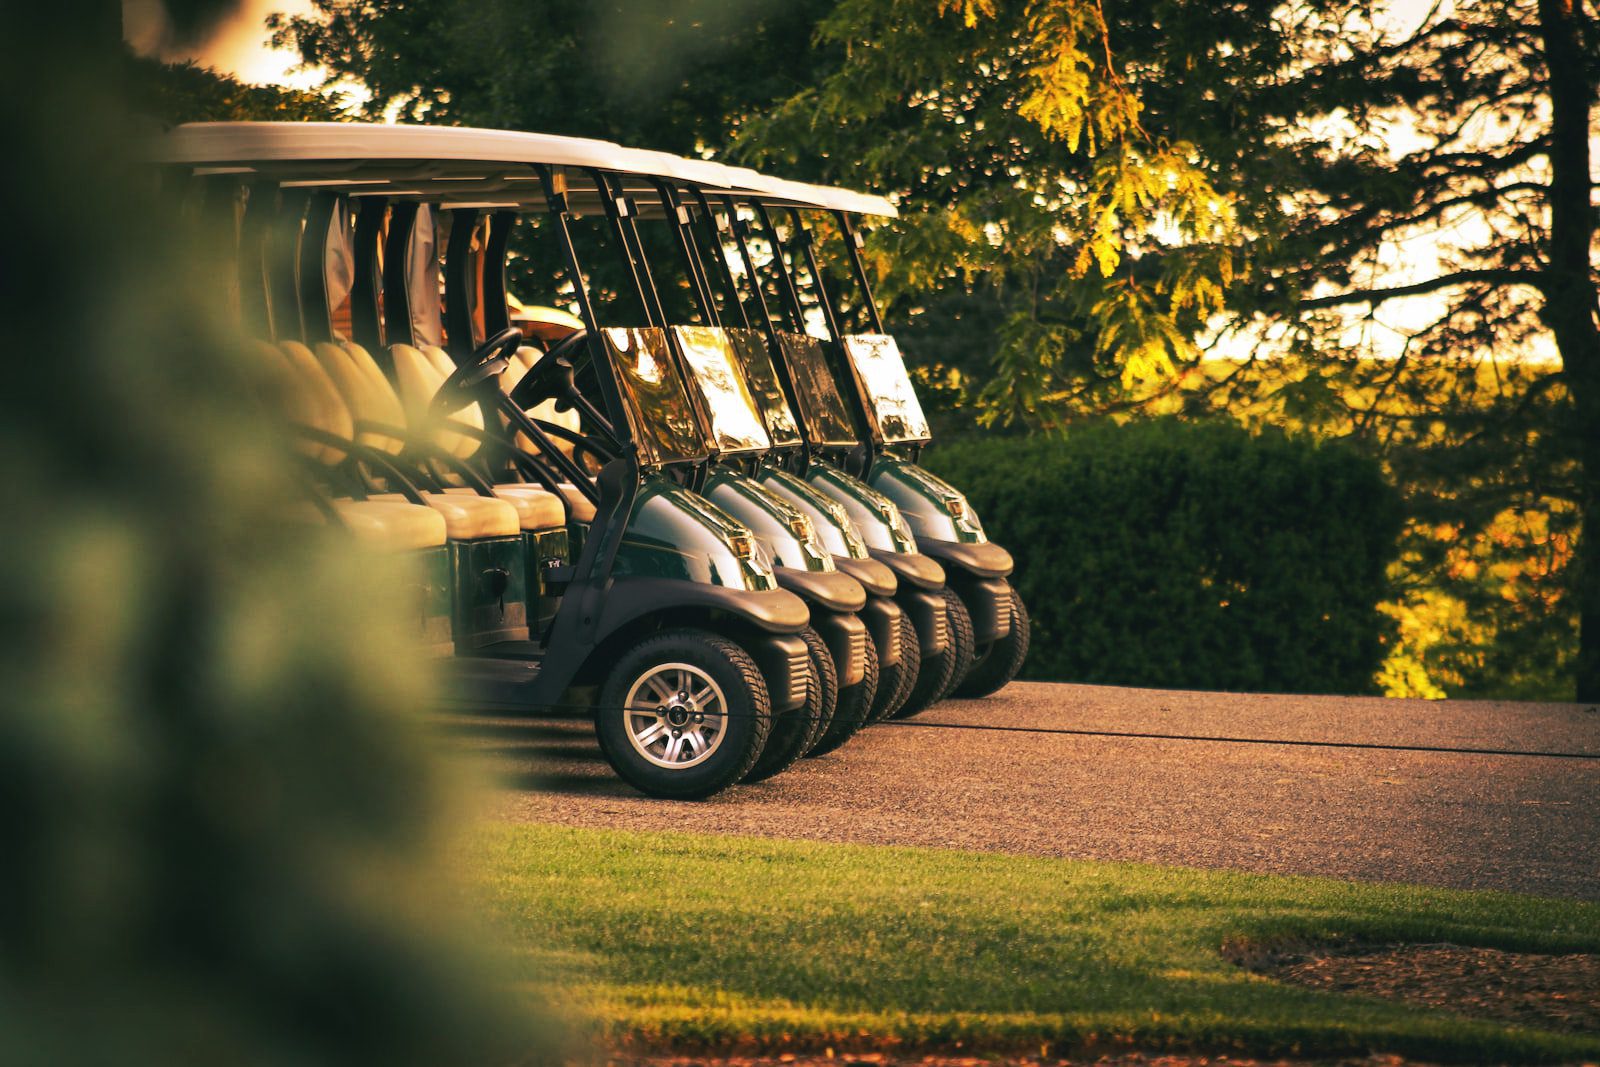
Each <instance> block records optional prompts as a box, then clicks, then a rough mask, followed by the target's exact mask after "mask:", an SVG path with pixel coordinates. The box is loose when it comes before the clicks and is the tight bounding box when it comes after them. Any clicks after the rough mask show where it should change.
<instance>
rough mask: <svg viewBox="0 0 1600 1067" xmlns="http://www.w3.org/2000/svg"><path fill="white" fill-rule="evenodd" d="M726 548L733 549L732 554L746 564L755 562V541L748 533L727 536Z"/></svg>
mask: <svg viewBox="0 0 1600 1067" xmlns="http://www.w3.org/2000/svg"><path fill="white" fill-rule="evenodd" d="M728 547H729V548H731V549H733V554H734V555H735V556H737V557H739V558H740V559H742V560H744V561H746V562H748V563H754V562H755V561H756V539H755V538H754V537H753V536H751V535H750V534H749V533H734V534H729V535H728Z"/></svg>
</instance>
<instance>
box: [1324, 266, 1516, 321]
mask: <svg viewBox="0 0 1600 1067" xmlns="http://www.w3.org/2000/svg"><path fill="white" fill-rule="evenodd" d="M1471 282H1491V283H1493V284H1495V285H1528V286H1532V287H1533V288H1535V289H1538V290H1540V291H1541V292H1543V291H1544V287H1545V278H1544V275H1543V273H1542V272H1540V271H1536V270H1511V269H1505V268H1485V269H1483V270H1462V271H1456V272H1455V273H1454V274H1443V275H1440V276H1439V277H1437V278H1430V279H1428V280H1427V281H1425V282H1414V283H1413V284H1411V285H1396V286H1392V287H1390V288H1378V289H1353V290H1351V291H1350V292H1348V293H1335V294H1333V295H1332V296H1319V297H1313V298H1312V299H1310V300H1302V301H1300V304H1299V308H1300V310H1301V311H1315V310H1317V309H1319V308H1330V307H1342V306H1344V305H1346V304H1371V305H1373V306H1377V305H1378V304H1382V303H1384V302H1386V301H1389V300H1395V299H1398V298H1399V297H1403V296H1420V295H1422V294H1424V293H1432V292H1436V291H1438V290H1440V289H1448V288H1450V287H1451V286H1453V285H1466V284H1468V283H1471Z"/></svg>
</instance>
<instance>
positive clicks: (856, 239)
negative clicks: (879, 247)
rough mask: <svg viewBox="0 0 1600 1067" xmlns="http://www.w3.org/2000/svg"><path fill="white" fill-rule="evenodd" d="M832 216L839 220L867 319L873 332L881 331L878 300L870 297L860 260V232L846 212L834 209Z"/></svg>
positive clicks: (870, 291)
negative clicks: (851, 223)
mask: <svg viewBox="0 0 1600 1067" xmlns="http://www.w3.org/2000/svg"><path fill="white" fill-rule="evenodd" d="M833 216H834V218H836V219H838V220H839V233H840V234H842V235H843V236H844V245H845V248H846V250H847V251H848V253H849V256H850V272H851V273H852V274H854V275H855V278H856V285H857V286H858V287H859V288H860V289H861V299H862V300H864V301H865V302H866V308H867V321H868V322H870V323H871V324H872V332H873V333H883V319H882V317H881V316H880V315H879V314H878V302H877V301H876V300H874V299H873V298H872V285H871V283H870V282H868V280H867V265H866V264H865V263H864V262H862V260H861V246H862V244H863V243H864V242H863V241H862V240H861V234H860V233H859V232H858V231H857V230H856V229H855V227H854V226H852V225H850V215H849V213H848V212H844V211H835V212H834V213H833Z"/></svg>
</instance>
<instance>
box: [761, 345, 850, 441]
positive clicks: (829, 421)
mask: <svg viewBox="0 0 1600 1067" xmlns="http://www.w3.org/2000/svg"><path fill="white" fill-rule="evenodd" d="M778 348H779V349H780V350H781V351H782V353H783V360H784V363H786V364H787V365H788V367H789V377H790V379H791V380H792V381H793V383H794V392H795V402H796V403H797V404H798V405H799V406H800V417H801V418H802V419H804V420H805V424H806V430H807V432H809V433H810V434H811V440H812V442H813V443H814V444H819V445H853V444H856V443H857V442H856V431H855V426H854V424H852V423H851V421H850V409H849V408H847V407H845V406H844V397H842V396H840V395H839V387H838V386H837V385H836V384H834V381H833V371H832V370H830V369H829V367H828V357H827V356H826V355H825V354H824V353H823V351H822V342H821V341H818V340H817V339H816V338H815V337H807V336H805V335H804V334H798V333H780V334H778Z"/></svg>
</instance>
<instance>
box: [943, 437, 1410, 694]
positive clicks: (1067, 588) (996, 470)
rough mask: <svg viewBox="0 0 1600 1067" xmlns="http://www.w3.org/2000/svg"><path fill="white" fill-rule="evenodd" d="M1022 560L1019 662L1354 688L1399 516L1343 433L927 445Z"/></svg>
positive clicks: (1093, 672)
mask: <svg viewBox="0 0 1600 1067" xmlns="http://www.w3.org/2000/svg"><path fill="white" fill-rule="evenodd" d="M926 459H927V463H928V465H929V467H930V468H931V469H933V470H934V471H935V472H937V473H938V474H940V475H941V476H942V477H945V478H947V479H949V480H950V481H951V482H952V483H953V484H955V485H958V486H960V487H961V488H962V490H963V491H964V492H966V494H967V496H968V498H969V499H970V500H971V502H972V504H973V506H974V507H975V508H976V509H977V511H978V514H979V515H981V516H982V517H983V519H984V523H985V526H986V528H987V529H988V531H989V534H990V536H991V537H993V538H994V539H995V540H996V541H998V542H1000V543H1001V544H1003V545H1005V546H1006V547H1007V548H1008V549H1010V550H1011V553H1012V555H1013V556H1015V558H1016V562H1017V569H1016V576H1015V580H1016V582H1017V584H1018V588H1019V590H1020V592H1021V593H1022V597H1023V600H1024V601H1025V602H1026V603H1027V605H1028V608H1029V611H1030V612H1031V613H1032V615H1033V626H1034V639H1033V649H1032V652H1031V653H1030V655H1029V659H1028V665H1027V667H1026V668H1025V673H1026V676H1027V677H1030V678H1040V679H1051V680H1057V681H1073V682H1094V683H1103V684H1113V685H1139V686H1153V687H1159V688H1174V689H1226V690H1241V691H1252V692H1255V691H1267V692H1296V693H1362V692H1371V691H1372V690H1373V677H1374V674H1375V672H1376V670H1377V668H1378V665H1379V663H1380V662H1381V661H1382V660H1383V658H1384V652H1385V642H1386V641H1387V640H1388V639H1389V636H1390V634H1389V630H1390V626H1389V623H1388V621H1387V619H1386V618H1385V616H1383V615H1382V614H1381V613H1380V612H1379V611H1378V603H1379V602H1380V601H1381V600H1383V599H1384V598H1385V596H1386V595H1387V593H1388V592H1389V586H1388V581H1387V578H1386V570H1387V568H1388V565H1389V563H1390V562H1391V561H1392V559H1393V557H1394V553H1395V539H1396V537H1397V535H1398V533H1399V529H1400V522H1401V511H1400V504H1399V499H1398V496H1397V494H1396V493H1395V491H1394V489H1393V488H1392V487H1390V486H1389V485H1388V484H1387V483H1386V482H1385V481H1384V480H1383V476H1382V474H1381V472H1380V471H1379V469H1378V466H1377V464H1375V463H1374V462H1372V461H1371V460H1370V459H1366V458H1364V457H1362V456H1360V455H1359V454H1357V453H1355V452H1353V451H1351V450H1349V449H1346V448H1341V447H1337V446H1328V445H1318V444H1315V443H1313V442H1311V441H1309V440H1307V439H1303V438H1294V437H1290V436H1288V435H1286V434H1284V433H1281V432H1275V431H1267V432H1265V433H1262V434H1258V435H1252V434H1250V433H1248V432H1247V431H1245V430H1243V429H1240V428H1238V427H1234V426H1230V425H1227V424H1225V423H1208V424H1204V425H1195V424H1189V423H1182V422H1178V421H1176V420H1172V419H1157V420H1149V421H1142V422H1134V423H1128V424H1122V425H1119V424H1115V423H1109V422H1105V423H1098V424H1089V425H1084V426H1082V427H1075V428H1074V429H1072V430H1071V431H1070V432H1068V433H1067V434H1066V435H1065V436H1064V437H1033V438H1028V439H1025V440H987V441H971V442H963V443H960V444H946V445H942V446H935V447H934V448H932V449H930V451H929V453H928V455H927V457H926Z"/></svg>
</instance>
